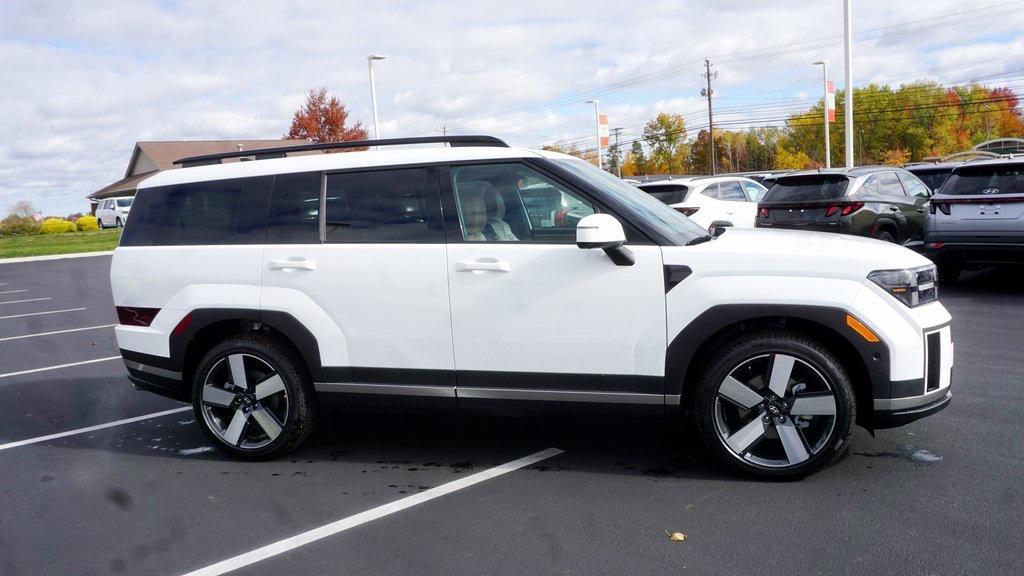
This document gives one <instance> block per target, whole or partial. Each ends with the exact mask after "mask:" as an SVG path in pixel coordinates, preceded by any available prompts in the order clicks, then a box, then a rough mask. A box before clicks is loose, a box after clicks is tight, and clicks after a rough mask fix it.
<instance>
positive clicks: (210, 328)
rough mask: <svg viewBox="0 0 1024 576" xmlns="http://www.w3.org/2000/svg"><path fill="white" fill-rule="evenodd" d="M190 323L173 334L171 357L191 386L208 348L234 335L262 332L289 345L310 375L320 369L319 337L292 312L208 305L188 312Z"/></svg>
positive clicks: (183, 380) (185, 381)
mask: <svg viewBox="0 0 1024 576" xmlns="http://www.w3.org/2000/svg"><path fill="white" fill-rule="evenodd" d="M187 317H189V318H190V321H189V323H188V325H187V326H186V327H185V328H184V329H183V330H182V331H181V332H180V333H178V334H173V333H172V335H171V337H170V352H171V359H172V362H173V363H174V364H176V365H177V366H179V367H180V369H181V377H182V382H184V383H185V384H186V385H188V384H189V383H190V382H191V381H192V377H193V374H194V372H195V370H196V368H197V366H198V365H199V362H200V361H201V360H202V359H203V356H205V355H206V353H207V351H209V350H210V348H212V347H213V346H215V345H216V344H217V343H218V342H221V341H223V340H225V339H227V338H230V337H232V336H236V335H239V334H245V333H250V332H262V333H265V334H267V335H269V336H272V337H274V338H275V339H277V340H278V341H280V342H281V343H282V344H284V345H286V346H287V347H289V348H290V349H291V350H292V351H293V352H294V353H295V354H296V355H297V356H298V357H299V358H301V359H302V361H303V362H302V363H303V365H304V367H305V369H306V371H307V372H308V374H309V375H310V377H313V376H315V375H316V374H317V373H318V372H319V370H320V352H319V348H318V347H317V341H316V338H315V337H314V336H313V334H312V333H310V331H309V330H308V329H306V327H304V326H303V325H302V324H301V323H300V322H299V321H298V320H296V319H295V317H293V316H292V315H290V314H288V313H285V312H271V311H259V310H251V309H240V308H206V309H197V310H192V311H191V312H189V314H188V316H187Z"/></svg>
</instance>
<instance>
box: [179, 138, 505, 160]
mask: <svg viewBox="0 0 1024 576" xmlns="http://www.w3.org/2000/svg"><path fill="white" fill-rule="evenodd" d="M406 144H448V145H449V146H452V147H453V148H454V147H463V146H489V147H496V148H508V147H509V146H508V144H506V143H505V142H504V141H503V140H499V139H498V138H495V137H494V136H420V137H416V138H386V139H382V140H352V141H348V142H322V143H319V144H300V145H298V146H280V147H277V148H260V149H256V150H239V151H237V152H222V153H219V154H205V155H202V156H189V157H187V158H179V159H177V160H175V161H174V162H173V163H174V164H193V163H199V162H202V163H208V164H214V163H217V164H219V163H220V161H221V160H223V159H225V158H242V157H246V156H256V157H257V158H256V159H257V160H259V159H260V158H259V156H264V157H265V156H270V155H281V154H288V153H289V152H309V151H312V150H341V149H344V148H369V147H371V146H402V145H406Z"/></svg>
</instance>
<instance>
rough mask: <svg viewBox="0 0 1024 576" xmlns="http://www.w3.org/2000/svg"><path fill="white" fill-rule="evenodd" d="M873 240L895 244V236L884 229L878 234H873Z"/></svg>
mask: <svg viewBox="0 0 1024 576" xmlns="http://www.w3.org/2000/svg"><path fill="white" fill-rule="evenodd" d="M875 239H876V240H881V241H882V242H891V243H893V244H895V243H896V236H894V235H893V233H892V232H890V231H889V230H888V229H886V228H882V229H881V230H879V231H878V232H875Z"/></svg>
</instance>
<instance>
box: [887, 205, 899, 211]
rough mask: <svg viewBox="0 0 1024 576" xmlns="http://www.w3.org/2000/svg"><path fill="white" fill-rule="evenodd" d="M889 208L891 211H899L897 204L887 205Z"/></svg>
mask: <svg viewBox="0 0 1024 576" xmlns="http://www.w3.org/2000/svg"><path fill="white" fill-rule="evenodd" d="M889 210H892V211H893V212H899V211H900V209H899V207H898V206H889Z"/></svg>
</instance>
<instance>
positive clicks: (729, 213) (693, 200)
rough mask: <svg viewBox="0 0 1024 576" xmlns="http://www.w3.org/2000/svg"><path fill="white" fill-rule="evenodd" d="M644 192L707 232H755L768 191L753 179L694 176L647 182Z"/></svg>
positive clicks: (642, 186)
mask: <svg viewBox="0 0 1024 576" xmlns="http://www.w3.org/2000/svg"><path fill="white" fill-rule="evenodd" d="M637 187H638V188H640V189H641V190H643V191H644V192H647V193H648V194H650V195H651V196H654V197H655V198H657V199H658V200H661V201H662V202H664V203H665V204H668V205H669V206H671V207H672V208H675V209H676V210H677V211H679V212H682V213H683V214H684V215H686V216H688V217H689V218H690V220H693V221H694V222H696V223H697V224H700V225H701V226H702V227H703V228H704V229H705V230H712V229H714V228H715V227H717V226H735V227H737V228H753V227H754V222H755V220H756V218H757V202H758V200H760V199H761V197H762V196H764V194H765V192H767V191H768V189H767V188H765V187H764V186H761V185H760V184H758V183H757V182H754V181H753V180H751V179H750V178H740V177H736V176H694V177H690V178H672V179H671V180H658V181H656V182H645V183H643V184H640V185H639V186H637Z"/></svg>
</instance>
